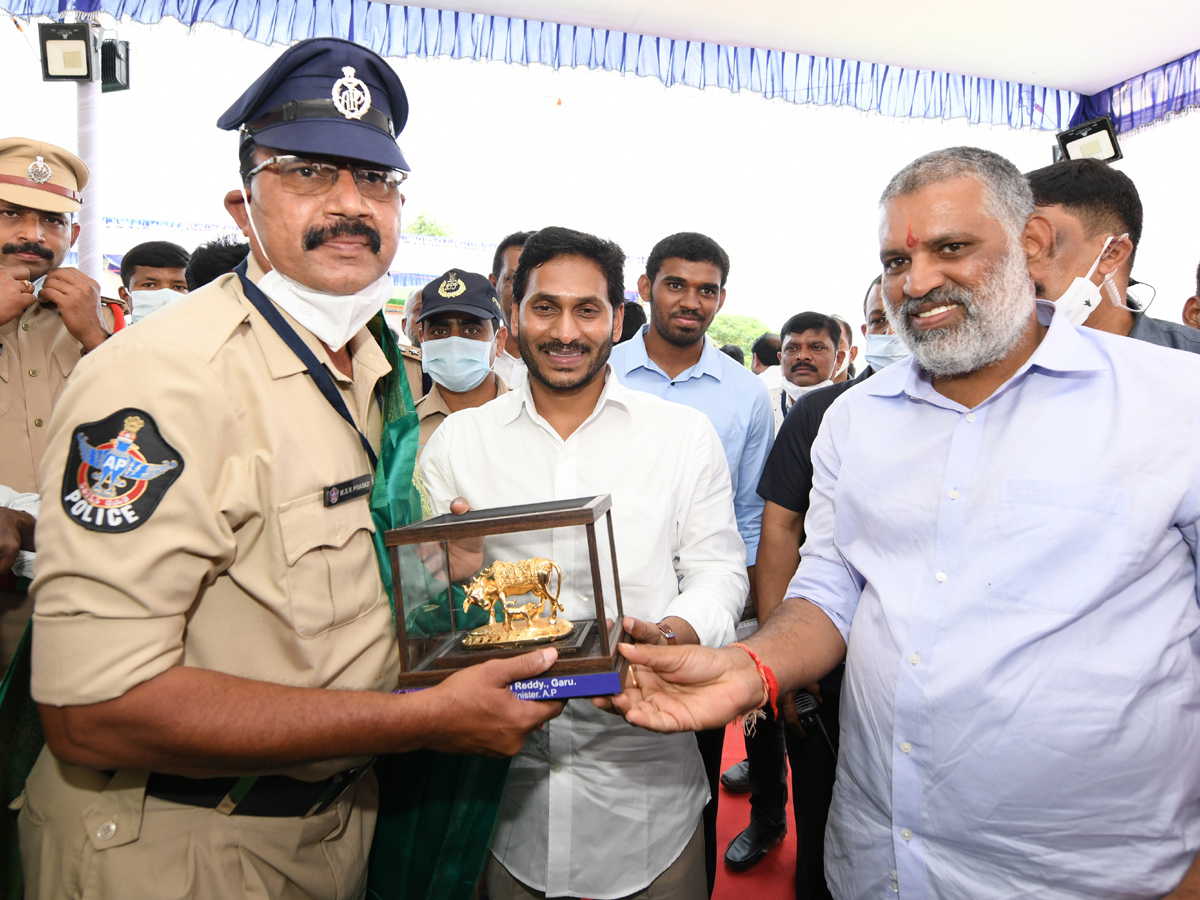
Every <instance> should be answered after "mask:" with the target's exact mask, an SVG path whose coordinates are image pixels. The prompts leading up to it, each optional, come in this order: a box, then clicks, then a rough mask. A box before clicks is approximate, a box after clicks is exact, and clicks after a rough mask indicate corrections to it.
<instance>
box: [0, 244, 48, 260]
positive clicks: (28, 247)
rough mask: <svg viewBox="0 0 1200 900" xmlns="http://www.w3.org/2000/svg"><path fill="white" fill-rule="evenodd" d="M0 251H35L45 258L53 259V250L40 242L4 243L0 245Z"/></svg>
mask: <svg viewBox="0 0 1200 900" xmlns="http://www.w3.org/2000/svg"><path fill="white" fill-rule="evenodd" d="M0 253H36V254H37V255H38V256H40V257H41V258H42V259H45V260H53V259H54V251H53V250H51V249H50V248H49V247H43V246H42V245H41V244H5V245H4V246H3V247H0Z"/></svg>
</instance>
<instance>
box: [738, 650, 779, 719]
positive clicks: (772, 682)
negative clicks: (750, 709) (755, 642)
mask: <svg viewBox="0 0 1200 900" xmlns="http://www.w3.org/2000/svg"><path fill="white" fill-rule="evenodd" d="M729 646H730V647H738V648H740V649H742V650H745V651H746V652H747V653H748V654H750V658H751V659H752V660H754V665H755V666H756V667H757V668H758V674H759V676H760V677H761V678H762V682H763V693H764V694H766V699H765V700H763V702H762V703H760V704H758V707H757V708H758V709H762V708H763V707H764V706H765V707H767V709H769V710H770V711H771V716H772V718H774V717H775V716H776V715H777V710H776V708H775V702H776V700H778V699H779V679H777V678H776V677H775V673H774V672H772V671H771V667H770V666H768V665H767V664H766V663H764V662H763V661H762V660H761V659H759V658H758V654H757V653H755V652H754V651H753V650H751V649H750V648H749V647H747V646H746V645H745V644H743V643H742V642H741V641H737V642H735V643H732V644H730V645H729Z"/></svg>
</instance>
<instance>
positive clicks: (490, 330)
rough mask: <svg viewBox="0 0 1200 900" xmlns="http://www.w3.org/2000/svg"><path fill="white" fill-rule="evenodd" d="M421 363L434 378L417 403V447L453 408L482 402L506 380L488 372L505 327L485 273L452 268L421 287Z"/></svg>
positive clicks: (499, 390) (493, 395)
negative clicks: (427, 391) (418, 436)
mask: <svg viewBox="0 0 1200 900" xmlns="http://www.w3.org/2000/svg"><path fill="white" fill-rule="evenodd" d="M417 330H418V336H419V337H420V339H421V366H422V368H423V369H424V370H425V374H427V375H429V376H430V378H432V379H433V384H432V386H431V387H430V388H429V393H427V394H426V395H425V396H424V397H422V398H421V399H420V401H418V403H417V413H418V415H420V417H421V437H420V448H421V450H424V449H425V444H426V443H428V442H429V439H430V438H431V437H432V436H433V433H434V431H436V430H437V427H438V426H439V425H440V424H442V420H443V419H445V418H446V416H448V415H450V413H452V412H458V411H459V410H460V409H471V408H472V407H475V406H483V404H485V403H487V402H488V401H489V400H495V399H496V398H497V397H499V396H500V395H501V394H507V393H508V385H506V384H505V383H504V380H503V379H502V378H501V377H500V376H499V375H497V374H496V373H495V372H494V371H492V368H493V366H495V364H496V351H497V348H499V347H503V346H504V341H505V338H506V337H507V336H508V329H507V328H505V326H504V314H503V313H502V312H501V308H500V300H499V298H498V297H497V296H496V289H495V288H494V287H492V283H491V281H489V280H488V278H487V277H486V276H484V275H477V274H476V273H474V272H467V271H464V270H463V269H451V270H450V271H449V272H447V273H446V274H444V275H443V276H442V277H441V278H435V279H434V280H433V281H431V282H430V283H429V284H427V285H425V287H424V288H423V289H422V290H421V312H420V314H419V316H418V318H417Z"/></svg>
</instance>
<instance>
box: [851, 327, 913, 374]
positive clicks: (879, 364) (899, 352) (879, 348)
mask: <svg viewBox="0 0 1200 900" xmlns="http://www.w3.org/2000/svg"><path fill="white" fill-rule="evenodd" d="M911 355H912V351H910V350H909V349H908V347H907V346H906V345H905V343H904V341H902V340H900V336H899V335H895V334H868V335H867V346H866V348H865V349H864V350H863V356H865V357H866V359H867V365H868V366H870V367H871V368H872V369H873V370H874V371H876V372H882V371H883V370H884V369H886V368H887V367H888V366H890V365H891V364H892V363H894V362H899V361H900V360H902V359H907V358H908V357H909V356H911Z"/></svg>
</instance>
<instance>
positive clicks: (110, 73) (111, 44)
mask: <svg viewBox="0 0 1200 900" xmlns="http://www.w3.org/2000/svg"><path fill="white" fill-rule="evenodd" d="M100 90H101V91H103V92H104V93H106V94H108V93H111V92H112V91H127V90H129V41H122V40H117V39H116V38H105V39H104V44H103V45H102V46H101V47H100Z"/></svg>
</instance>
